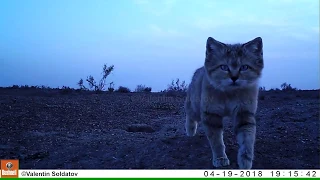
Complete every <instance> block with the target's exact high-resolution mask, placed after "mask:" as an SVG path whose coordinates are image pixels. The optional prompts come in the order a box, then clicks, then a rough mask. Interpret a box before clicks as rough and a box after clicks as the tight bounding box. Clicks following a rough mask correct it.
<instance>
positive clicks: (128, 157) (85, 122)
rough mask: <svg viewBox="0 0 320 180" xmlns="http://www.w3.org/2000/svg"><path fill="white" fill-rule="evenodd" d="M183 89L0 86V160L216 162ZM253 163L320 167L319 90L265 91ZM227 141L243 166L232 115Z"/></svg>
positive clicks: (202, 165) (101, 164) (135, 164)
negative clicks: (188, 125)
mask: <svg viewBox="0 0 320 180" xmlns="http://www.w3.org/2000/svg"><path fill="white" fill-rule="evenodd" d="M183 101H184V96H168V95H165V94H161V93H111V94H110V93H109V94H107V93H102V94H94V93H79V92H73V93H67V94H61V93H59V92H54V91H52V92H51V91H44V90H23V89H0V124H1V125H0V138H1V139H0V140H1V141H0V159H19V160H20V168H21V169H213V166H212V156H211V150H210V147H209V144H208V141H207V139H206V136H205V135H204V132H203V128H202V126H201V125H200V128H199V131H198V133H197V135H196V136H195V137H187V136H186V134H185V130H184V121H185V115H184V110H183ZM256 118H257V138H256V146H255V160H254V162H253V168H254V169H315V168H320V165H319V164H320V163H319V162H320V158H319V154H320V148H319V140H320V136H319V91H296V92H280V91H274V92H262V93H260V100H259V108H258V111H257V115H256ZM224 140H225V144H226V153H227V155H228V157H229V159H230V162H231V165H230V166H228V167H226V168H227V169H230V168H238V165H237V162H236V160H237V149H238V145H237V143H236V141H235V136H234V133H233V131H232V125H231V123H230V122H225V133H224Z"/></svg>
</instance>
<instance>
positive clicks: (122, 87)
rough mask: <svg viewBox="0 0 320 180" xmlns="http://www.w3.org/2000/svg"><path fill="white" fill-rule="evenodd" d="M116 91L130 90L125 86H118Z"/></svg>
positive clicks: (125, 91)
mask: <svg viewBox="0 0 320 180" xmlns="http://www.w3.org/2000/svg"><path fill="white" fill-rule="evenodd" d="M116 92H120V93H129V92H131V90H130V89H129V88H127V87H124V86H119V88H118V89H117V90H116Z"/></svg>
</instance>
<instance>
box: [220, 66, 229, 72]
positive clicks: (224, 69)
mask: <svg viewBox="0 0 320 180" xmlns="http://www.w3.org/2000/svg"><path fill="white" fill-rule="evenodd" d="M220 68H221V70H223V71H229V67H228V66H227V65H221V66H220Z"/></svg>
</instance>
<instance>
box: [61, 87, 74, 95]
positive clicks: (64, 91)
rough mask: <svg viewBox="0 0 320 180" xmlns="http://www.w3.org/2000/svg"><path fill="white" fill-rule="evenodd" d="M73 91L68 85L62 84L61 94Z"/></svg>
mask: <svg viewBox="0 0 320 180" xmlns="http://www.w3.org/2000/svg"><path fill="white" fill-rule="evenodd" d="M72 92H73V89H72V88H70V87H68V86H62V88H61V94H70V93H72Z"/></svg>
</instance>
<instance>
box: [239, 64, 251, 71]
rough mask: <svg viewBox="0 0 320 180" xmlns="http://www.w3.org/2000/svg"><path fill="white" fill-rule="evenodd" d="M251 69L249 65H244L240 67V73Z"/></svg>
mask: <svg viewBox="0 0 320 180" xmlns="http://www.w3.org/2000/svg"><path fill="white" fill-rule="evenodd" d="M248 69H249V66H248V65H243V66H241V67H240V71H246V70H248Z"/></svg>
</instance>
